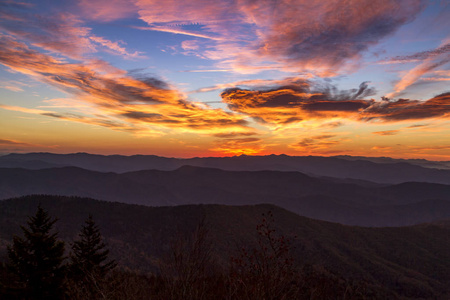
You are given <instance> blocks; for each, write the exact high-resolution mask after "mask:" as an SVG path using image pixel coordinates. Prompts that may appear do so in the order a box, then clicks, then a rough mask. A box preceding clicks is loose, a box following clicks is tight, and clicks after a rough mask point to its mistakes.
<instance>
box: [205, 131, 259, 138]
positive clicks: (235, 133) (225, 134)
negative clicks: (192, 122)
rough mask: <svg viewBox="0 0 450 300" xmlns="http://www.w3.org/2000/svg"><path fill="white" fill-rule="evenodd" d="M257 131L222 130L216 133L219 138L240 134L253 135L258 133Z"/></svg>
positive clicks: (234, 136)
mask: <svg viewBox="0 0 450 300" xmlns="http://www.w3.org/2000/svg"><path fill="white" fill-rule="evenodd" d="M256 134H257V133H256V132H222V133H216V134H214V136H215V137H218V138H236V137H239V136H252V135H256Z"/></svg>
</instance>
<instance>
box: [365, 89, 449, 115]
mask: <svg viewBox="0 0 450 300" xmlns="http://www.w3.org/2000/svg"><path fill="white" fill-rule="evenodd" d="M449 114H450V93H444V94H440V95H437V96H436V97H433V98H431V99H429V100H427V101H418V100H410V99H399V100H396V101H390V100H388V99H384V100H382V101H380V102H375V103H373V104H372V105H371V106H370V107H368V108H366V109H365V110H364V111H363V112H361V113H360V114H359V119H360V120H362V121H371V120H381V121H386V122H387V121H405V120H421V119H430V118H441V117H442V118H446V117H448V116H449Z"/></svg>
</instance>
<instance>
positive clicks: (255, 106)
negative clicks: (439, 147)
mask: <svg viewBox="0 0 450 300" xmlns="http://www.w3.org/2000/svg"><path fill="white" fill-rule="evenodd" d="M284 83H285V85H283V86H269V87H268V88H259V89H252V90H251V89H242V88H229V89H226V90H224V91H223V92H222V94H221V97H222V100H223V102H225V103H226V104H228V107H229V109H231V110H233V111H235V112H239V113H242V114H246V115H248V116H251V117H252V118H254V119H255V120H256V121H258V122H260V123H263V124H267V125H287V124H291V123H299V122H302V121H306V120H321V121H323V120H326V119H329V118H338V119H349V120H353V121H359V122H368V121H380V122H397V121H405V120H421V119H429V118H440V117H442V118H446V117H448V116H449V113H450V93H444V94H441V95H438V96H436V97H434V98H432V99H429V100H427V101H418V100H410V99H399V100H389V99H387V98H383V99H382V100H381V101H375V100H373V99H364V98H367V97H369V96H371V95H373V94H374V92H375V90H374V89H373V88H370V87H369V86H368V85H367V83H366V82H363V83H361V84H360V86H359V88H358V89H352V90H344V91H341V90H338V89H337V88H336V87H334V86H333V85H330V84H328V83H322V84H316V83H313V82H311V81H307V80H299V79H297V80H295V79H291V80H290V84H288V83H287V82H284ZM333 122H341V121H333ZM335 124H336V125H342V124H341V123H335Z"/></svg>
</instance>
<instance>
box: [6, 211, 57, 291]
mask: <svg viewBox="0 0 450 300" xmlns="http://www.w3.org/2000/svg"><path fill="white" fill-rule="evenodd" d="M56 221H57V219H51V218H50V216H49V215H48V212H46V211H45V210H44V209H42V207H41V206H40V205H39V206H38V209H37V212H36V215H35V216H33V217H30V218H29V220H28V221H27V225H28V226H27V227H25V226H21V228H22V231H23V235H24V237H23V238H21V237H18V236H14V238H13V244H12V246H10V247H8V258H9V262H8V269H9V271H10V272H12V273H13V277H14V276H15V278H16V279H17V281H16V285H17V287H18V288H19V290H20V291H22V292H23V294H24V295H23V298H26V299H62V297H63V294H64V286H63V280H64V267H63V265H62V262H63V260H64V242H62V241H59V240H58V238H57V233H51V232H52V228H53V225H54V224H55V222H56Z"/></svg>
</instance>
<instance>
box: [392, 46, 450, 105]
mask: <svg viewBox="0 0 450 300" xmlns="http://www.w3.org/2000/svg"><path fill="white" fill-rule="evenodd" d="M395 61H397V62H402V61H403V62H404V61H407V62H411V61H419V62H421V63H420V64H418V65H417V66H415V67H414V68H412V69H411V70H409V71H408V72H406V73H405V74H404V75H403V76H402V77H401V79H400V80H399V81H398V82H397V83H396V84H395V87H394V92H392V93H390V94H388V95H387V97H388V98H393V97H396V96H398V95H400V93H401V92H402V91H404V90H405V89H406V88H408V87H409V86H411V85H413V84H414V83H416V82H417V81H418V80H419V79H420V78H421V77H423V76H424V75H426V74H428V73H432V72H434V71H436V69H438V68H439V67H441V66H444V65H446V64H448V63H449V62H450V43H445V44H444V45H442V46H440V47H438V48H436V49H434V50H430V51H424V52H419V53H416V54H413V55H409V56H404V57H399V58H396V59H395ZM423 79H424V80H425V81H445V80H446V78H443V77H440V78H435V80H433V78H423Z"/></svg>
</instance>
